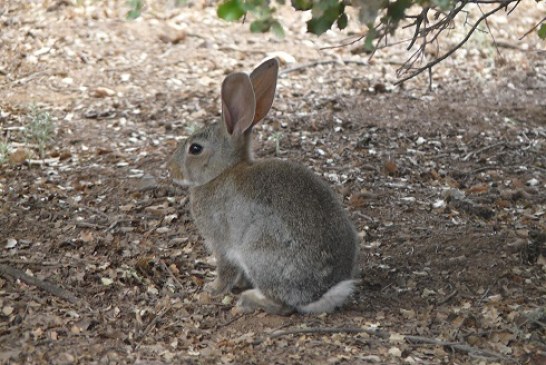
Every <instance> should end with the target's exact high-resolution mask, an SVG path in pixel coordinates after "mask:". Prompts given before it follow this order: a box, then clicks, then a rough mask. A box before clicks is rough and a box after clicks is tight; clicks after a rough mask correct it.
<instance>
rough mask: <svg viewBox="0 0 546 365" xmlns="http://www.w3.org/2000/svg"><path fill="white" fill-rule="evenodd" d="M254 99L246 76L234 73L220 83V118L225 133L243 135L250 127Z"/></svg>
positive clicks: (254, 106) (252, 117) (254, 107)
mask: <svg viewBox="0 0 546 365" xmlns="http://www.w3.org/2000/svg"><path fill="white" fill-rule="evenodd" d="M255 110H256V98H255V96H254V90H253V89H252V83H251V82H250V78H249V77H248V75H247V74H244V73H242V72H236V73H232V74H230V75H228V76H227V77H226V79H225V80H224V82H223V83H222V116H223V119H224V124H225V126H226V130H227V132H228V133H229V134H230V135H232V134H234V133H236V134H243V133H244V132H246V131H247V130H248V129H249V128H251V127H252V121H253V120H254V114H255Z"/></svg>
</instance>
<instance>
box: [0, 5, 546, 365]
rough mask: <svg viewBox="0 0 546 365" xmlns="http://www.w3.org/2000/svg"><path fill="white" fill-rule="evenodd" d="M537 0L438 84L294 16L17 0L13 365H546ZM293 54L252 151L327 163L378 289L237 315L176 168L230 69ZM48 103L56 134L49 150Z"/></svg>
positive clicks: (5, 293)
mask: <svg viewBox="0 0 546 365" xmlns="http://www.w3.org/2000/svg"><path fill="white" fill-rule="evenodd" d="M122 3H123V2H122ZM118 6H119V7H118ZM536 9H537V8H536V6H535V4H534V2H533V3H530V4H526V3H524V4H522V6H521V7H520V9H518V10H517V11H516V13H515V14H514V15H513V17H512V18H511V19H516V20H517V21H513V22H511V23H510V24H509V27H508V26H506V24H505V23H504V22H503V21H502V19H503V18H495V19H493V20H491V23H490V26H491V27H492V29H497V30H499V29H500V30H499V32H500V35H498V37H500V38H501V39H497V41H499V43H501V44H503V45H504V46H502V47H501V48H500V49H499V52H500V54H497V53H496V51H495V48H494V46H492V45H491V43H487V42H490V39H489V38H487V39H486V40H483V39H481V38H479V39H478V40H475V39H474V38H473V39H474V40H471V42H470V43H469V44H468V45H467V46H466V47H465V48H464V49H463V50H461V51H460V52H458V53H457V54H456V56H455V57H453V58H451V59H449V60H447V61H446V62H445V63H443V64H441V65H440V66H439V67H438V68H436V69H435V73H434V79H433V90H432V91H431V92H428V91H427V83H426V82H427V80H428V79H427V78H426V77H424V76H423V77H418V78H417V79H414V80H411V81H409V82H407V83H405V84H404V85H403V87H393V83H394V81H396V78H395V70H396V68H397V67H398V66H397V65H399V64H400V63H401V62H403V61H404V59H405V58H404V57H405V56H407V54H401V53H400V52H399V51H398V50H397V49H392V48H391V49H386V50H383V51H382V52H379V53H378V54H377V55H376V56H375V57H374V58H373V59H372V60H371V61H370V62H369V63H367V62H366V58H365V55H353V54H351V51H354V50H355V49H357V48H358V46H357V45H353V46H350V47H344V48H333V49H326V50H322V51H318V50H319V48H321V47H324V46H333V45H338V44H340V42H342V40H343V39H344V38H345V37H346V36H347V33H345V34H340V33H332V34H326V35H325V36H323V37H321V38H316V37H312V36H310V35H306V34H304V32H303V31H302V30H301V28H302V27H303V22H302V20H301V19H299V18H298V16H297V15H295V14H293V13H291V12H287V11H286V9H283V10H282V11H284V12H285V14H286V22H287V23H286V24H287V37H286V39H284V40H279V39H276V38H275V37H274V36H272V35H262V34H250V33H248V31H247V26H246V25H240V24H233V25H232V24H229V25H226V23H223V22H221V21H220V20H218V19H216V17H215V14H214V8H213V7H210V6H209V5H206V4H200V3H199V2H194V3H190V4H189V5H188V6H187V7H183V8H159V9H148V10H147V11H146V12H145V13H144V16H143V17H142V18H141V19H139V20H137V21H134V22H128V21H125V20H124V12H125V11H126V9H124V8H123V4H119V5H112V4H104V3H102V2H99V3H97V2H91V4H88V5H87V6H85V7H81V6H76V5H73V4H71V2H66V1H57V2H36V3H29V2H27V1H10V2H7V3H6V4H2V5H0V52H1V54H2V58H1V59H0V127H1V131H2V135H1V136H0V143H1V144H3V145H4V146H7V148H8V152H7V154H4V156H5V157H6V161H3V162H2V163H1V164H0V191H1V193H2V194H1V195H0V243H1V246H0V252H1V258H0V274H1V276H0V309H1V312H0V362H1V363H7V364H34V363H35V364H41V363H52V364H69V363H80V364H87V363H101V364H102V363H104V364H107V363H108V364H125V363H139V364H163V363H192V364H193V363H234V364H243V363H244V364H252V363H260V364H266V363H267V364H288V363H290V364H292V363H293V364H315V363H316V364H322V363H324V364H338V363H339V364H341V363H350V364H369V363H379V364H390V363H393V364H396V363H408V364H453V363H458V364H461V363H476V364H481V363H484V364H485V363H495V362H498V363H512V362H517V363H522V364H543V363H544V362H545V361H546V344H545V341H544V338H545V325H546V306H545V302H546V290H545V289H546V286H545V285H544V283H545V279H546V277H545V276H546V275H545V273H546V258H545V257H546V243H545V241H546V218H545V211H546V193H545V187H546V101H545V100H546V99H545V97H544V95H545V94H546V61H545V59H546V58H545V57H544V54H545V51H544V49H545V45H544V43H540V40H538V39H537V37H536V35H534V34H531V35H529V36H527V37H526V38H525V39H524V41H518V40H517V39H518V37H519V36H520V35H521V34H523V33H524V32H525V31H526V30H527V29H529V28H530V27H532V26H533V25H534V24H536V22H538V20H540V14H538V13H539V12H540V11H542V10H540V9H543V5H539V12H538V13H537V10H536ZM353 27H356V28H354V29H352V30H349V32H351V31H352V32H359V31H360V29H359V28H358V27H357V25H353ZM447 42H448V43H449V41H447ZM280 51H282V52H283V53H282V54H280V58H281V61H282V68H283V70H284V71H283V73H282V74H281V78H280V80H279V88H278V94H277V98H276V100H275V103H274V105H273V111H272V113H271V114H270V116H269V117H268V118H267V119H266V120H265V121H264V122H263V125H262V126H260V127H258V128H257V130H256V136H255V150H256V155H257V156H258V157H262V156H273V155H277V156H278V157H280V158H288V159H294V160H299V161H301V162H302V163H304V164H305V165H307V166H309V167H311V168H313V170H314V171H315V172H316V173H317V174H319V175H321V176H323V177H324V178H325V179H326V180H327V181H329V182H330V183H331V185H332V186H333V187H334V188H335V189H336V191H338V193H339V195H340V196H342V197H343V201H344V204H345V206H346V207H347V209H348V211H349V212H350V215H351V217H352V219H353V221H354V222H355V225H356V226H357V228H358V230H359V232H360V235H361V237H362V243H361V258H360V264H361V265H360V267H361V270H362V281H361V284H360V285H359V290H358V292H357V294H356V295H355V296H354V297H353V298H352V300H351V301H350V303H348V305H347V306H345V307H344V308H342V309H341V310H340V311H339V312H336V313H334V314H331V315H320V316H302V315H292V316H288V317H280V316H272V315H268V314H265V313H255V314H252V315H245V316H240V315H237V314H236V313H235V312H234V311H233V303H234V301H235V300H236V296H226V297H224V298H211V297H209V296H208V295H206V294H204V292H203V290H202V289H203V285H204V283H205V282H208V281H210V280H212V279H213V272H214V266H213V265H212V264H211V261H210V260H209V258H208V257H207V254H206V252H205V250H204V247H203V244H202V239H201V237H200V236H199V234H198V232H197V231H196V229H195V227H194V225H193V223H192V220H191V217H190V214H189V209H188V198H187V191H186V190H184V189H181V188H175V187H174V186H173V185H171V184H170V182H169V180H168V179H167V178H166V177H167V173H166V171H165V163H164V162H165V160H166V159H167V158H168V156H169V155H170V154H171V153H172V151H173V150H174V148H175V146H176V141H177V139H179V138H180V137H183V136H186V135H187V134H188V133H190V132H191V130H192V129H194V128H195V127H199V125H201V124H202V123H203V122H208V121H210V120H213V119H215V118H217V117H218V115H219V110H218V109H219V108H218V106H219V104H218V89H219V85H220V83H221V81H222V79H223V77H224V76H225V74H227V73H229V72H232V71H241V70H246V71H248V70H250V69H251V68H252V67H253V66H254V65H256V64H257V63H258V62H259V61H261V60H262V59H263V58H265V57H266V56H268V55H271V54H272V52H280ZM353 53H355V52H353ZM278 55H279V54H278ZM290 57H294V58H295V62H294V63H291V62H290ZM318 60H320V61H321V62H318V63H317V62H316V61H318ZM326 60H334V61H335V60H338V61H336V62H330V63H326V62H322V61H326ZM342 61H351V62H353V61H357V62H356V63H350V62H342ZM366 63H367V64H366ZM32 105H33V108H34V109H36V110H38V112H35V113H38V115H42V116H43V115H44V113H46V112H47V113H49V115H50V116H51V117H52V122H53V125H54V128H55V129H54V133H53V136H52V138H51V139H50V140H49V141H46V142H45V143H44V145H43V146H42V147H43V148H42V151H40V150H41V149H40V146H39V143H38V140H37V139H36V137H35V136H34V137H33V136H32V135H30V133H29V132H28V126H29V124H30V123H31V122H32V118H33V112H32V111H31V106H32ZM34 118H36V114H34ZM24 127H27V129H25V128H24ZM0 153H1V152H0ZM11 269H17V270H18V271H16V272H15V273H14V272H13V270H11ZM25 273H26V276H25V275H24V274H25ZM29 275H30V276H32V277H34V278H35V279H37V282H38V283H37V282H36V281H35V282H30V281H29V280H28V276H29ZM44 282H49V283H52V284H54V287H53V288H51V287H48V288H46V289H45V290H44V289H39V288H38V286H37V285H39V284H40V283H44ZM58 288H62V289H64V290H65V291H66V292H64V291H63V292H59V290H58ZM67 293H68V294H69V295H66V294H67ZM63 295H64V296H65V298H64V299H63V298H62V297H63ZM71 295H72V296H74V297H75V299H74V298H73V297H72V296H71ZM370 327H374V328H375V327H377V328H379V329H380V331H381V332H378V333H372V332H371V331H370V330H369V329H370ZM304 328H314V330H311V333H302V332H300V333H296V334H284V335H279V336H276V335H273V334H274V333H277V332H278V331H288V330H297V329H299V330H301V329H304ZM356 329H362V330H363V332H361V333H355V332H356ZM365 329H367V330H366V331H364V330H365ZM277 334H278V333H277ZM404 336H406V337H404Z"/></svg>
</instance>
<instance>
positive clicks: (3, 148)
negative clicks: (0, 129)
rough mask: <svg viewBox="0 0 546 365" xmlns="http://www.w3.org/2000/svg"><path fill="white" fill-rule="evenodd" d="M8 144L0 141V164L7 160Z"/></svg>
mask: <svg viewBox="0 0 546 365" xmlns="http://www.w3.org/2000/svg"><path fill="white" fill-rule="evenodd" d="M8 157H9V146H8V144H7V143H6V142H5V141H0V165H2V164H3V163H4V162H6V161H7V160H8Z"/></svg>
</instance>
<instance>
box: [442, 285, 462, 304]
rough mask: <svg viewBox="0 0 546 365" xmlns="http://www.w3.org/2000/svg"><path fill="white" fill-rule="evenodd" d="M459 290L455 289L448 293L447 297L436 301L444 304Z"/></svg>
mask: <svg viewBox="0 0 546 365" xmlns="http://www.w3.org/2000/svg"><path fill="white" fill-rule="evenodd" d="M458 292H459V291H458V290H457V289H455V290H453V292H452V293H450V294H449V295H448V296H447V297H445V298H444V299H442V300H440V301H439V302H438V305H442V304H445V303H447V302H449V301H450V300H451V298H453V297H454V296H455V295H457V293H458Z"/></svg>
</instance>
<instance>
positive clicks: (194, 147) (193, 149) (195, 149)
mask: <svg viewBox="0 0 546 365" xmlns="http://www.w3.org/2000/svg"><path fill="white" fill-rule="evenodd" d="M188 151H189V152H190V154H192V155H198V154H200V153H201V151H203V146H201V145H200V144H197V143H192V144H191V145H190V148H189V149H188Z"/></svg>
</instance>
